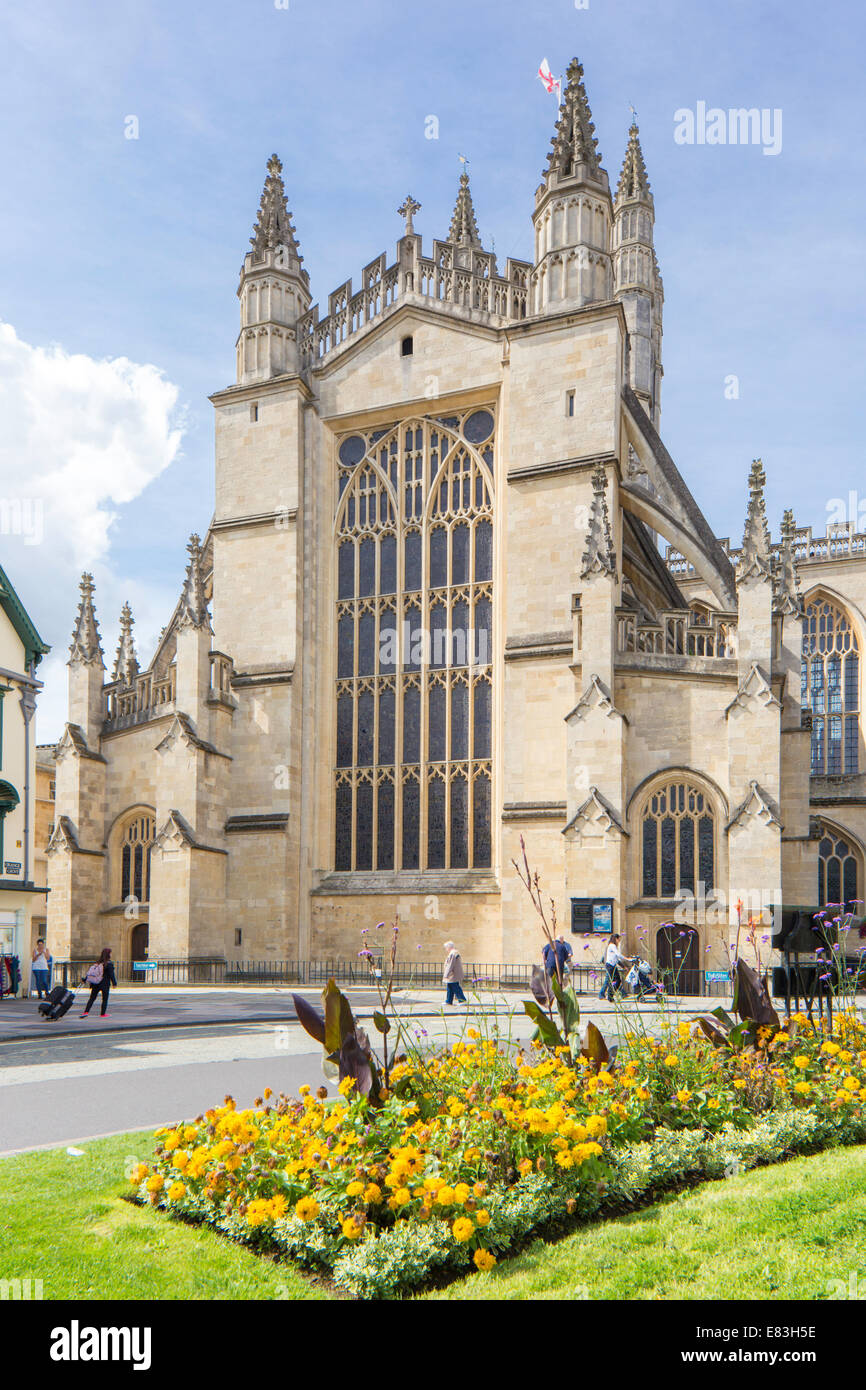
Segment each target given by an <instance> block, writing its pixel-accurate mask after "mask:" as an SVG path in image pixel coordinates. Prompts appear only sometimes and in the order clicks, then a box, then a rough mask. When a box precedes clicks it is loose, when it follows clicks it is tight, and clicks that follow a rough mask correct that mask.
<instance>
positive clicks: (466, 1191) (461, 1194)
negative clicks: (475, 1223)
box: [454, 1182, 472, 1207]
mask: <svg viewBox="0 0 866 1390" xmlns="http://www.w3.org/2000/svg"><path fill="white" fill-rule="evenodd" d="M471 1195H472V1189H471V1188H470V1187H469V1184H468V1183H465V1182H459V1183H458V1184H457V1186H456V1187H455V1188H454V1201H455V1202H456V1204H457V1206H459V1207H462V1206H463V1203H464V1202H468V1201H469V1198H470V1197H471Z"/></svg>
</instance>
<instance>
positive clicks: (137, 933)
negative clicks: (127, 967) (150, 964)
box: [129, 922, 148, 961]
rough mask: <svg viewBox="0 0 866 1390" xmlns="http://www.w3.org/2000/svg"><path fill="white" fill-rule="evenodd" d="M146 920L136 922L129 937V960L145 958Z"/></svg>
mask: <svg viewBox="0 0 866 1390" xmlns="http://www.w3.org/2000/svg"><path fill="white" fill-rule="evenodd" d="M147 936H148V932H147V922H136V924H135V926H134V927H133V929H132V934H131V936H130V938H129V956H130V960H133V961H136V960H146V959H147Z"/></svg>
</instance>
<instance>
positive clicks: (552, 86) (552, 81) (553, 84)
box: [538, 58, 562, 103]
mask: <svg viewBox="0 0 866 1390" xmlns="http://www.w3.org/2000/svg"><path fill="white" fill-rule="evenodd" d="M538 76H539V77H540V78H541V81H542V83H543V84H544V90H545V91H546V92H550V93H551V95H552V96H555V97H556V100H557V101H558V102H560V103H561V102H562V78H561V77H554V75H553V73H552V72H551V71H550V64H549V63H548V61H547V59H546V58H542V60H541V67H540V68H539V69H538Z"/></svg>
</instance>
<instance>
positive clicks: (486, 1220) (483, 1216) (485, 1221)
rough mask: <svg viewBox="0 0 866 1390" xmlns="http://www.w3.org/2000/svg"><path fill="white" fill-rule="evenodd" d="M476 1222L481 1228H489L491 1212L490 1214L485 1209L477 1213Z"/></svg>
mask: <svg viewBox="0 0 866 1390" xmlns="http://www.w3.org/2000/svg"><path fill="white" fill-rule="evenodd" d="M475 1220H476V1222H477V1223H478V1225H479V1226H489V1225H490V1212H489V1211H484V1210H483V1209H482V1210H481V1211H477V1212H476V1213H475Z"/></svg>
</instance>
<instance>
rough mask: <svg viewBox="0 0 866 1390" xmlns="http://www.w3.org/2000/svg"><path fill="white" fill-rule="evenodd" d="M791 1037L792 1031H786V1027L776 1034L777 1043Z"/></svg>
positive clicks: (786, 1040)
mask: <svg viewBox="0 0 866 1390" xmlns="http://www.w3.org/2000/svg"><path fill="white" fill-rule="evenodd" d="M790 1037H791V1034H790V1033H786V1032H785V1031H784V1029H783V1030H782V1031H781V1032H779V1033H777V1034H776V1037H775V1041H776V1042H777V1043H781V1042H788V1040H789V1039H790Z"/></svg>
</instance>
